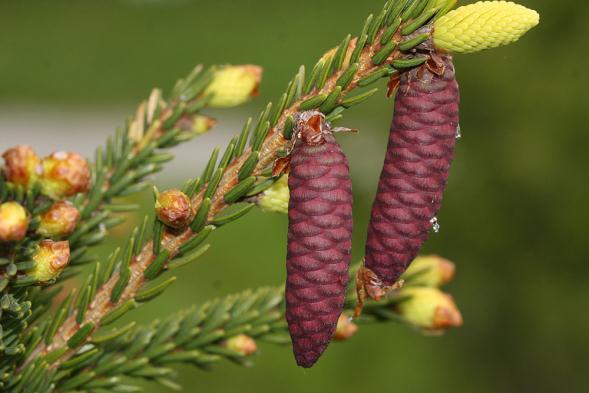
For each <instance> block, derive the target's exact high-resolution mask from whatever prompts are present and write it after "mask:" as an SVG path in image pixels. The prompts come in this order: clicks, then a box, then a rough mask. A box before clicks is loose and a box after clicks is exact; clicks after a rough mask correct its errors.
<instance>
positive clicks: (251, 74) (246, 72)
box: [205, 65, 262, 108]
mask: <svg viewBox="0 0 589 393" xmlns="http://www.w3.org/2000/svg"><path fill="white" fill-rule="evenodd" d="M261 79H262V68H260V67H258V66H255V65H228V66H224V67H221V68H219V69H218V70H217V71H216V72H215V76H214V79H213V81H212V82H211V84H210V85H209V86H208V87H207V89H206V90H205V95H208V94H213V98H212V99H211V101H210V102H209V106H210V107H213V108H229V107H234V106H238V105H241V104H244V103H246V102H247V101H249V100H250V99H251V98H252V97H255V96H256V95H257V94H258V89H259V86H260V81H261Z"/></svg>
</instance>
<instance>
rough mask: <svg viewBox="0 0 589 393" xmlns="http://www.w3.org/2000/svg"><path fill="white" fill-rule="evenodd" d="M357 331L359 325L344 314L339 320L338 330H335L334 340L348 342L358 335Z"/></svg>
mask: <svg viewBox="0 0 589 393" xmlns="http://www.w3.org/2000/svg"><path fill="white" fill-rule="evenodd" d="M357 331H358V325H356V324H355V323H354V322H352V319H351V318H350V317H349V316H347V315H345V314H342V315H340V316H339V319H338V320H337V328H336V329H335V334H334V335H333V339H334V340H336V341H346V340H348V339H350V338H351V337H352V336H353V335H354V334H356V332H357Z"/></svg>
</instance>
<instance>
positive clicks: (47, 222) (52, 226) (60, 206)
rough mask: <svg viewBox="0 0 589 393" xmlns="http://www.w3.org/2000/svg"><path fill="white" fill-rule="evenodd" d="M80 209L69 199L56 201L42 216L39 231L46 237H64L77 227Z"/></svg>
mask: <svg viewBox="0 0 589 393" xmlns="http://www.w3.org/2000/svg"><path fill="white" fill-rule="evenodd" d="M79 219H80V211H79V210H78V209H76V207H75V206H74V205H73V204H72V203H71V202H68V201H60V202H56V203H54V204H53V206H51V207H50V208H49V210H47V212H45V213H44V214H43V215H42V216H41V222H40V224H39V229H38V232H39V233H40V234H41V235H42V236H44V237H62V236H67V235H69V234H71V233H72V232H73V231H74V229H76V224H77V223H78V220H79Z"/></svg>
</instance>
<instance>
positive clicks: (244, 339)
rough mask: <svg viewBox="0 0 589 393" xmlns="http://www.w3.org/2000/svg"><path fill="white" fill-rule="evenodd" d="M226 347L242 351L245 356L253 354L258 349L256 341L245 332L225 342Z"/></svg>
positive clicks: (238, 351)
mask: <svg viewBox="0 0 589 393" xmlns="http://www.w3.org/2000/svg"><path fill="white" fill-rule="evenodd" d="M225 348H227V349H230V350H232V351H235V352H237V353H240V354H242V355H244V356H251V355H253V354H254V353H256V352H257V351H258V346H257V345H256V341H255V340H254V339H253V338H251V337H250V336H247V335H245V334H238V335H237V336H235V337H231V338H230V339H229V340H227V341H226V342H225Z"/></svg>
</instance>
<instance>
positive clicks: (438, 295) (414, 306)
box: [396, 287, 462, 333]
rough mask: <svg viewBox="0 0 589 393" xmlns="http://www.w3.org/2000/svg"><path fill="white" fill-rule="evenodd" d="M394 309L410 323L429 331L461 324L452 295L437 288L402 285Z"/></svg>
mask: <svg viewBox="0 0 589 393" xmlns="http://www.w3.org/2000/svg"><path fill="white" fill-rule="evenodd" d="M398 295H399V297H400V298H405V297H407V299H404V300H402V301H401V302H400V303H399V304H398V305H397V307H396V311H397V312H398V313H399V314H400V315H401V316H402V317H403V318H404V319H405V320H406V321H407V322H409V323H410V324H412V325H414V326H416V327H418V328H420V329H422V330H424V331H426V332H430V333H442V332H443V331H444V330H446V329H448V328H451V327H458V326H462V315H461V314H460V311H459V310H458V307H457V306H456V304H455V303H454V299H453V298H452V296H450V295H448V294H447V293H444V292H442V291H440V290H439V289H437V288H428V287H404V288H402V289H401V290H399V292H398Z"/></svg>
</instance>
